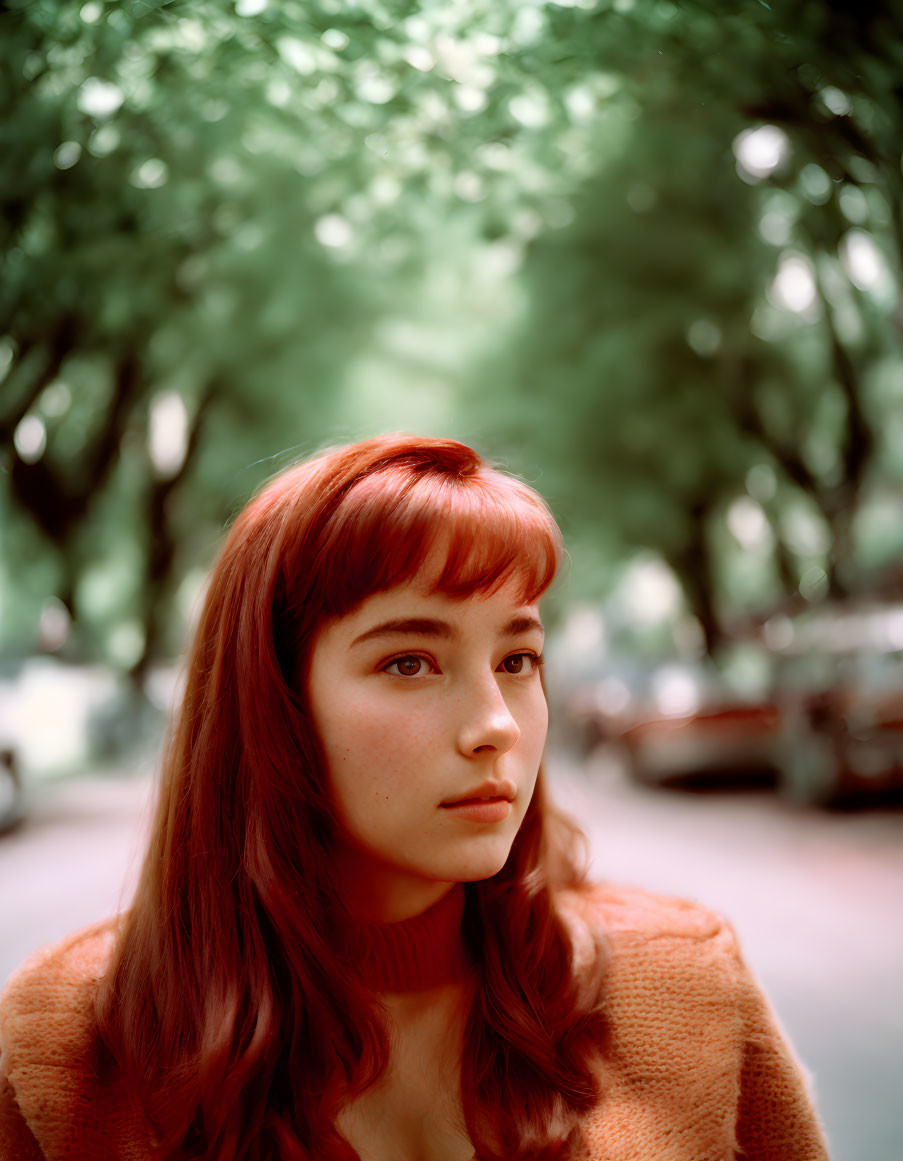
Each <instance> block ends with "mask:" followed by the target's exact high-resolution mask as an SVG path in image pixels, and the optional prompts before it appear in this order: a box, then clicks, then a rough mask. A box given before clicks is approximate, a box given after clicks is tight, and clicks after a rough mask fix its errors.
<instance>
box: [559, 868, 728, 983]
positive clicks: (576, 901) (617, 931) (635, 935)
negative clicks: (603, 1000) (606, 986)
mask: <svg viewBox="0 0 903 1161" xmlns="http://www.w3.org/2000/svg"><path fill="white" fill-rule="evenodd" d="M561 906H562V911H563V913H564V915H565V918H566V921H567V922H568V925H569V927H570V929H571V932H572V937H573V939H574V943H575V947H576V951H577V959H578V963H579V962H580V961H581V960H582V961H583V962H586V958H587V957H588V956H589V955H590V954H594V955H597V954H599V950H598V949H599V948H600V947H601V948H603V949H604V954H605V955H606V957H607V964H606V968H607V974H608V975H609V978H610V981H611V983H612V984H614V983H616V982H618V981H627V982H628V983H629V982H631V981H632V982H638V981H639V979H640V978H646V979H653V980H657V981H659V984H660V983H661V982H662V981H663V980H664V979H667V978H674V977H676V976H682V977H684V978H686V979H692V978H694V977H697V978H698V977H700V976H703V977H707V982H708V984H709V985H711V983H713V982H714V981H715V979H716V978H718V977H720V978H722V979H723V980H724V982H725V984H727V985H731V986H736V984H737V982H738V976H739V973H740V970H741V967H742V961H741V959H740V953H739V950H738V946H737V939H736V935H735V933H734V930H733V928H732V926H731V925H730V923H729V922H728V921H727V919H725V917H724V916H723V915H721V914H720V913H719V912H717V911H714V910H712V909H711V908H709V907H706V906H704V905H703V904H701V903H697V902H695V901H694V900H690V899H684V898H680V897H677V896H673V895H661V894H657V893H655V892H652V891H646V890H643V889H641V888H639V887H625V886H618V885H615V884H611V883H601V884H594V885H591V886H585V887H583V888H581V889H580V890H575V891H569V892H567V893H566V894H565V895H563V896H562V898H561Z"/></svg>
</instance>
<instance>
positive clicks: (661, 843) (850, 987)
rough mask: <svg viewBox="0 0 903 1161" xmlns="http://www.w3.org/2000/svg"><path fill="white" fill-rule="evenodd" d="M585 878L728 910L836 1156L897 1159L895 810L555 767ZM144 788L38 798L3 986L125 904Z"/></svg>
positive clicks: (25, 838)
mask: <svg viewBox="0 0 903 1161" xmlns="http://www.w3.org/2000/svg"><path fill="white" fill-rule="evenodd" d="M551 781H552V784H553V787H554V789H555V793H556V795H557V797H558V798H559V800H560V801H561V802H562V804H563V805H565V806H566V807H567V808H568V809H569V810H570V811H571V812H572V813H574V814H575V815H576V816H577V817H578V818H579V819H580V821H581V823H582V825H583V826H584V828H585V829H586V830H587V832H588V834H589V837H590V842H591V849H592V852H593V858H594V871H595V874H596V875H597V876H598V877H603V878H611V879H616V880H618V881H621V882H630V883H636V884H639V885H642V886H646V887H649V888H652V889H655V890H660V891H665V892H670V893H674V894H681V895H686V896H690V897H693V898H697V899H700V900H703V901H704V902H706V903H708V904H710V905H712V906H714V907H716V908H718V909H720V910H723V911H725V912H726V913H727V914H728V915H729V916H730V917H731V919H732V920H733V921H734V924H735V926H736V928H737V930H738V932H739V934H740V938H741V942H742V944H743V947H744V950H745V953H746V958H747V960H748V961H749V963H750V964H751V965H752V967H753V968H754V969H755V971H756V972H757V973H758V975H759V976H760V978H761V979H762V981H763V983H764V985H765V987H766V989H767V990H768V992H769V993H770V995H771V997H772V999H773V1001H774V1003H775V1006H776V1008H777V1010H778V1013H779V1014H780V1016H781V1018H782V1020H783V1022H784V1024H785V1026H786V1027H787V1029H788V1031H789V1033H790V1035H791V1037H792V1038H793V1040H794V1041H795V1043H796V1045H797V1047H798V1049H799V1051H800V1054H801V1055H802V1057H803V1059H804V1060H805V1061H806V1063H807V1065H808V1066H809V1068H810V1069H811V1070H812V1072H813V1074H814V1077H815V1083H816V1090H817V1093H818V1098H819V1104H820V1107H821V1110H822V1113H823V1116H824V1119H825V1122H826V1124H827V1126H828V1130H829V1135H830V1137H831V1139H832V1143H833V1150H832V1157H833V1161H900V1158H901V1157H903V1110H901V1105H903V1102H901V1100H900V1095H899V1094H900V1092H901V1091H903V998H901V980H903V922H901V920H903V906H901V904H903V841H901V840H903V813H898V814H859V815H831V814H822V813H817V812H804V811H797V810H793V809H790V808H788V807H786V806H783V805H782V804H780V803H779V802H777V801H775V800H774V799H773V798H772V797H771V796H768V795H748V794H747V795H736V794H731V795H686V794H683V795H682V794H677V793H662V792H655V791H642V790H639V789H637V788H635V787H633V786H631V785H630V784H628V783H627V782H626V781H625V780H624V779H623V777H622V776H621V774H620V772H619V771H618V770H617V768H616V767H614V766H613V765H610V764H607V763H606V762H605V761H604V760H603V759H597V760H596V761H594V762H591V763H589V764H588V765H586V766H584V767H582V768H577V767H574V766H569V765H568V764H567V763H565V762H557V763H556V764H555V765H554V767H553V770H552V778H551ZM149 791H150V783H149V781H148V779H147V778H146V777H141V776H132V777H130V778H121V779H111V778H105V779H99V778H93V779H91V778H84V779H79V780H77V781H75V780H74V781H69V782H65V783H59V784H57V785H56V786H50V787H44V788H42V790H41V793H40V795H39V796H37V797H36V799H35V801H34V803H33V808H32V811H31V813H30V816H29V819H28V821H27V823H26V824H24V825H23V826H22V827H21V828H20V829H19V830H17V831H15V832H13V833H11V834H9V835H6V836H4V837H3V838H2V839H0V882H2V884H3V890H2V892H0V979H5V978H6V976H7V975H8V973H9V972H10V971H11V970H12V969H13V968H14V967H15V965H16V964H17V963H18V962H19V961H20V960H21V959H22V958H23V957H24V956H25V955H26V954H27V953H28V952H29V951H30V950H31V949H33V948H34V947H36V946H37V945H38V944H40V943H42V942H45V941H47V940H51V939H57V938H60V937H61V936H62V935H64V934H65V933H66V932H67V931H69V930H71V929H72V928H74V927H77V926H80V925H81V924H84V923H89V922H91V921H92V920H94V919H96V918H98V917H100V916H102V915H105V914H109V913H110V912H112V911H113V910H115V908H116V907H117V906H118V905H119V904H120V902H122V901H123V900H126V899H127V898H128V896H129V892H130V890H131V884H132V882H133V881H134V875H135V871H136V866H137V862H138V859H139V857H140V850H141V847H142V843H143V834H144V828H145V825H146V819H147V803H148V796H149Z"/></svg>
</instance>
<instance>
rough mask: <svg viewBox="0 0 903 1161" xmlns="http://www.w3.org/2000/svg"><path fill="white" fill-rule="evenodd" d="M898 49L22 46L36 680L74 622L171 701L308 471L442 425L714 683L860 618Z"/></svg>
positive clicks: (624, 9) (893, 236)
mask: <svg viewBox="0 0 903 1161" xmlns="http://www.w3.org/2000/svg"><path fill="white" fill-rule="evenodd" d="M899 15H900V14H899V12H898V10H897V5H896V4H877V3H865V4H863V3H858V4H857V5H856V6H855V7H853V6H852V5H849V6H845V5H838V4H831V5H828V4H821V3H818V4H808V5H794V4H790V3H789V2H787V0H774V2H773V3H770V4H763V3H759V2H758V0H744V2H743V3H740V4H736V5H731V6H729V7H728V8H725V6H723V5H717V4H715V3H712V2H708V0H682V2H681V3H669V2H667V0H654V2H653V0H613V2H611V3H609V2H607V0H598V2H596V0H579V2H578V0H575V2H573V3H570V2H569V3H563V2H559V3H546V2H536V3H526V4H525V3H523V2H514V0H505V2H498V0H496V2H495V3H491V4H490V3H488V2H482V0H444V2H443V3H421V4H417V5H414V4H410V3H402V2H395V3H393V2H390V0H358V2H357V3H354V4H349V3H341V4H340V3H338V0H315V2H312V3H304V4H301V3H292V2H287V3H279V4H276V3H272V2H271V3H266V2H265V0H237V2H236V3H231V2H227V0H193V2H192V3H191V4H188V3H186V2H184V0H172V2H170V3H153V2H150V0H148V2H144V0H127V2H124V3H118V4H112V3H103V2H102V0H87V3H81V4H80V3H69V2H66V0H56V2H54V0H30V2H28V3H25V2H24V0H17V2H14V3H7V4H5V5H3V6H2V8H0V32H2V37H0V44H2V48H0V54H2V61H3V65H4V68H3V72H2V79H0V86H2V90H0V91H2V99H3V102H4V106H5V108H6V110H7V114H8V115H7V116H6V117H4V119H3V128H2V130H0V131H2V135H3V137H2V145H3V163H2V165H3V183H2V191H0V196H2V200H3V211H4V212H3V226H2V242H0V245H2V248H3V256H4V260H5V270H6V277H5V279H4V282H3V285H2V288H0V336H2V338H0V344H2V348H0V354H2V355H3V358H4V361H5V362H6V363H7V364H8V366H7V369H6V375H5V378H4V379H3V381H2V386H0V449H2V452H0V455H2V462H0V468H2V477H0V479H2V486H0V505H2V514H3V525H4V528H3V538H4V540H3V543H4V556H5V558H6V563H5V566H4V570H5V579H4V581H3V590H2V591H3V593H4V599H5V607H6V612H5V616H4V625H5V634H6V637H7V640H10V639H12V638H15V636H16V634H17V633H18V635H19V639H20V643H23V644H27V642H28V640H29V639H30V637H31V635H32V634H33V632H34V629H33V626H34V625H35V624H36V620H37V615H38V613H39V612H40V609H41V607H42V606H43V605H44V603H45V602H46V601H47V599H48V598H50V597H51V595H54V594H55V596H56V598H58V599H59V600H60V601H61V602H62V604H63V605H64V606H65V607H66V608H67V609H68V611H69V614H71V615H72V616H74V617H75V618H76V622H77V624H78V626H79V630H80V641H81V644H82V647H83V648H85V649H86V650H88V651H89V652H91V651H93V652H100V653H106V654H107V655H108V656H111V657H113V658H114V659H116V660H117V661H118V663H120V664H127V665H130V666H131V667H132V668H133V670H134V672H135V673H136V674H137V675H140V674H141V673H142V672H143V670H144V668H145V667H146V665H147V663H148V661H149V660H150V659H151V658H152V657H153V656H154V655H157V654H160V653H165V652H166V651H168V650H172V649H173V648H174V647H175V646H176V644H177V637H178V632H170V634H169V636H167V632H168V630H167V626H168V625H173V626H175V627H176V629H177V628H178V624H179V622H178V619H175V620H173V618H172V617H171V610H172V609H173V608H177V607H179V606H182V607H184V606H185V605H186V604H187V601H188V598H189V595H190V587H191V586H190V585H189V586H188V588H186V587H185V585H184V583H183V582H184V579H185V578H186V577H190V576H192V575H193V570H197V569H198V568H201V567H203V566H204V565H205V564H206V563H208V561H209V555H210V551H211V547H212V545H213V544H214V543H215V541H216V540H217V538H218V535H219V532H220V530H221V528H222V525H223V522H224V521H225V520H226V519H227V518H228V516H229V515H230V514H231V512H233V511H234V510H235V508H236V507H237V506H238V504H239V502H240V501H241V500H242V499H244V498H245V497H246V496H247V495H248V493H249V492H250V491H251V490H252V489H253V487H254V486H256V484H257V483H258V482H259V481H260V480H261V479H262V478H263V477H264V476H265V475H267V474H269V473H270V472H271V471H272V470H274V468H276V467H278V466H279V464H280V463H281V462H282V459H281V458H279V457H280V455H281V454H282V453H284V454H285V456H286V457H291V456H292V455H293V454H295V453H296V452H306V451H309V450H311V449H312V448H314V447H316V446H318V445H320V444H322V443H323V442H325V441H328V440H330V439H333V438H342V437H344V436H348V435H354V434H358V432H359V431H361V430H362V429H371V430H372V428H373V427H374V426H384V427H406V426H412V423H411V417H412V416H414V417H416V416H419V415H427V416H434V415H435V416H437V417H438V418H437V420H436V422H437V423H439V425H443V424H444V425H445V426H446V427H447V428H448V429H449V430H452V431H455V432H459V433H461V434H463V435H464V436H466V437H468V438H471V439H473V440H475V442H477V443H478V444H480V445H482V446H483V447H486V448H487V449H489V450H495V451H497V452H500V453H502V454H505V455H506V456H507V457H508V459H509V461H510V462H511V463H512V465H513V466H514V467H516V468H521V469H522V470H523V471H524V472H525V473H526V474H528V475H531V477H534V478H535V477H536V475H537V474H539V473H541V485H542V486H543V488H544V490H546V491H547V492H548V493H549V494H550V496H551V498H552V500H553V502H554V503H555V504H556V506H557V507H558V509H559V510H560V512H561V513H562V514H563V516H564V518H565V520H566V521H567V522H568V524H569V526H570V527H571V529H572V531H573V533H574V536H575V539H576V540H577V541H578V542H580V541H583V542H584V543H590V542H594V543H598V544H600V545H602V546H603V551H602V555H603V556H604V557H606V559H608V560H612V561H617V560H619V559H623V558H624V557H625V556H629V554H631V553H632V552H635V551H636V550H637V549H638V548H641V547H644V548H653V549H654V550H655V551H657V552H658V553H659V554H660V555H661V556H662V557H663V558H664V559H665V560H667V561H668V562H669V563H670V565H671V567H672V568H673V569H674V570H675V572H676V573H677V575H678V576H679V577H680V579H681V582H682V584H683V586H684V590H685V593H686V595H687V599H688V603H689V605H690V607H691V608H692V609H693V610H694V611H695V613H696V615H697V617H698V618H699V620H700V622H701V624H702V625H703V627H704V629H705V632H706V634H707V637H708V640H709V643H710V644H712V645H714V644H715V643H716V642H717V639H718V636H719V633H720V631H721V627H722V622H723V620H724V617H725V615H726V614H729V613H730V612H731V610H732V609H733V608H734V607H736V606H737V604H738V601H739V603H740V604H741V605H742V603H743V601H744V600H746V601H747V602H750V601H752V600H754V599H757V600H759V601H760V602H761V601H762V600H763V599H764V598H765V597H766V596H768V595H769V594H770V596H768V599H774V598H776V597H777V596H778V595H779V594H780V593H781V592H782V591H789V590H790V589H791V588H793V587H795V586H797V585H799V584H800V583H802V582H804V581H805V577H806V576H807V575H809V576H810V580H809V581H808V582H806V583H807V584H808V587H809V589H811V590H813V591H815V589H817V587H818V585H817V584H816V583H814V582H812V580H811V574H812V569H813V568H814V569H816V570H818V569H819V568H822V569H823V571H824V574H825V578H826V579H825V584H826V585H827V586H829V587H831V588H833V589H835V590H840V589H842V588H844V587H848V586H849V585H850V584H852V583H853V581H854V578H855V572H856V569H857V568H858V567H859V566H860V565H861V562H862V560H863V559H864V557H863V540H864V536H865V534H864V533H863V531H862V529H863V528H866V531H867V529H868V527H869V526H870V525H869V519H870V520H871V521H872V525H873V526H876V527H879V528H880V527H884V526H883V525H881V521H880V520H878V521H877V524H875V520H874V518H872V517H869V519H866V520H864V521H863V520H860V515H861V514H862V513H863V512H866V509H867V510H868V512H872V511H874V510H876V509H875V505H874V504H872V507H871V508H869V507H868V505H869V503H872V501H875V502H876V503H877V501H881V502H883V503H885V506H886V503H887V498H888V496H891V497H892V496H894V495H896V492H895V491H894V489H899V486H900V476H901V472H903V466H901V461H900V457H899V455H898V454H897V453H896V450H895V449H896V446H897V444H898V441H896V440H895V436H896V435H897V434H899V432H898V425H895V421H894V420H893V419H892V414H893V409H894V405H895V403H896V401H897V400H898V397H899V387H898V382H899V369H900V364H901V359H900V352H899V341H898V333H897V332H898V326H899V307H898V288H899V278H900V266H901V252H903V243H901V238H903V227H901V205H903V200H901V192H903V191H901V188H900V187H901V181H903V179H901V171H900V167H899V142H900V140H901V125H900V121H901V106H900V93H899V84H900V81H899V78H900V76H901V75H903V71H901V65H903V59H901V58H903V48H901V45H903V38H901V25H900V19H899ZM751 134H753V135H754V136H750V135H751ZM757 159H758V160H757ZM889 417H890V418H889ZM274 455H275V456H276V457H277V458H275V459H274V458H273V457H274ZM876 498H877V500H876ZM738 504H739V507H738ZM878 506H879V507H880V504H879V505H878ZM744 514H745V515H744ZM866 514H867V512H866ZM744 520H745V521H746V523H745V525H744ZM756 520H758V521H759V523H758V525H756ZM753 525H755V527H758V528H759V533H760V535H759V540H760V542H761V543H760V545H759V549H757V550H756V551H753V549H752V548H751V547H750V544H751V540H750V543H746V544H745V548H746V550H747V551H746V552H745V554H744V553H741V551H740V547H741V543H739V542H738V540H737V536H736V535H735V532H736V531H737V529H739V530H740V542H743V539H744V533H743V529H744V527H745V528H746V530H747V532H748V533H749V529H750V528H751V527H752V526H753ZM762 528H765V529H766V532H762ZM800 528H804V529H806V528H808V530H809V531H808V532H807V533H805V534H804V533H801V532H800ZM732 529H733V531H731V530H732ZM813 529H814V530H815V531H813ZM807 536H808V539H807ZM750 537H752V539H754V537H753V536H752V533H749V536H748V537H747V539H748V540H749V539H750ZM865 539H866V540H867V539H868V538H867V537H865ZM872 541H874V534H873V535H872ZM870 543H871V542H870ZM762 544H765V545H766V550H761V546H762ZM769 545H770V547H768V546H769ZM866 547H868V546H866ZM866 555H867V554H866ZM873 555H874V553H873ZM877 555H878V557H879V558H880V553H878V554H877ZM749 561H752V564H753V566H754V567H750V568H745V566H744V562H749ZM738 562H739V563H738ZM180 585H181V586H182V587H181V588H180ZM744 585H745V587H744ZM804 587H805V585H804ZM126 630H127V631H126Z"/></svg>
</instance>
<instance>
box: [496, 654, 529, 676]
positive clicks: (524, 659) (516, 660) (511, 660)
mask: <svg viewBox="0 0 903 1161" xmlns="http://www.w3.org/2000/svg"><path fill="white" fill-rule="evenodd" d="M536 663H537V659H536V658H535V657H534V656H533V654H532V653H512V654H511V656H510V657H506V658H505V660H504V661H503V662H502V668H503V669H504V670H505V672H506V673H510V674H513V675H514V674H519V673H530V672H532V670H533V669H535V667H536Z"/></svg>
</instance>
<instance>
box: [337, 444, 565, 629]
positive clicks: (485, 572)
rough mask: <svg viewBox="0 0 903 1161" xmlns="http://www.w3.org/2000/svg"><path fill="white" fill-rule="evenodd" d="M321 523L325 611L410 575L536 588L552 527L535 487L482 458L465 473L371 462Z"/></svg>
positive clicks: (550, 547)
mask: <svg viewBox="0 0 903 1161" xmlns="http://www.w3.org/2000/svg"><path fill="white" fill-rule="evenodd" d="M329 525H330V526H329V528H328V530H327V536H328V540H329V541H332V542H333V544H334V546H335V551H333V552H328V553H326V556H327V558H331V560H332V561H333V562H335V563H334V572H333V575H331V576H329V577H328V578H324V580H325V581H326V587H325V591H324V596H325V597H326V600H327V602H328V604H329V605H330V606H331V608H330V612H331V614H332V615H333V616H343V615H344V614H345V613H347V612H349V611H350V610H351V609H352V608H354V607H355V606H356V605H358V604H359V603H360V602H361V601H362V600H364V599H365V598H366V597H368V596H370V595H371V594H373V593H377V592H384V591H385V590H387V589H390V588H394V587H395V586H396V585H400V584H405V583H406V582H408V581H411V580H413V579H414V578H415V577H416V576H417V575H418V574H420V573H421V572H422V571H423V570H424V569H425V570H426V587H427V588H428V590H429V591H431V592H441V593H443V594H445V595H446V596H449V597H455V598H459V597H466V596H469V595H471V594H473V593H485V594H487V595H488V594H490V593H492V592H495V591H497V590H498V589H500V588H501V587H503V586H504V585H506V584H508V583H513V584H515V585H516V586H517V589H518V592H519V595H520V597H521V599H522V601H523V603H524V604H533V603H534V602H535V601H537V600H538V599H539V597H540V596H541V595H542V594H543V593H544V592H545V591H546V589H547V588H548V587H549V585H550V584H551V583H552V580H553V578H554V576H555V572H556V570H557V567H558V563H559V560H560V558H561V551H562V548H561V534H560V532H559V531H558V526H557V524H556V523H555V520H554V518H553V516H552V514H551V512H550V511H549V510H548V508H547V507H546V505H545V503H544V502H543V501H542V500H541V499H540V497H539V496H538V495H537V494H536V493H535V492H534V491H533V490H532V488H530V487H528V486H527V485H526V484H522V483H521V482H520V481H518V480H515V479H513V478H511V477H510V476H505V475H503V474H502V473H501V472H497V471H495V470H494V469H492V468H488V467H480V468H479V469H478V470H476V471H473V472H469V473H467V474H466V475H465V474H448V473H444V472H437V471H435V470H434V471H422V470H416V469H413V468H411V467H410V466H408V465H398V464H395V465H392V466H390V467H384V468H381V469H379V470H377V471H375V472H372V473H371V474H369V475H367V476H365V477H363V478H361V479H359V480H357V481H356V482H355V484H354V485H353V486H352V487H351V488H350V489H349V491H348V492H347V493H346V494H345V496H344V497H343V498H342V500H341V501H340V503H339V504H338V506H337V507H336V509H335V511H334V513H333V515H332V519H331V520H330V522H329Z"/></svg>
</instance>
